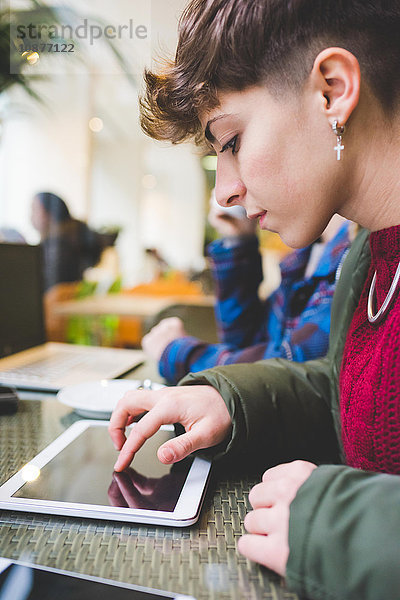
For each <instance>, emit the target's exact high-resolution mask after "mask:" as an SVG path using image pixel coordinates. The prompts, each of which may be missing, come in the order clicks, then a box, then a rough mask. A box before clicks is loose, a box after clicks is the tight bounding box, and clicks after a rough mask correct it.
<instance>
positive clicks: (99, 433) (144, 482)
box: [0, 421, 210, 526]
mask: <svg viewBox="0 0 400 600" xmlns="http://www.w3.org/2000/svg"><path fill="white" fill-rule="evenodd" d="M134 426H135V425H133V427H134ZM174 435H175V434H174V428H173V426H172V425H171V426H168V425H166V426H163V427H162V428H161V429H160V430H159V431H158V432H157V433H156V434H155V435H154V436H153V437H152V438H150V439H149V440H148V441H147V442H146V443H145V444H144V446H143V447H142V448H141V449H140V451H139V452H137V454H136V455H135V458H134V460H133V462H132V464H131V466H130V467H129V468H127V469H125V470H124V471H122V472H121V473H116V472H114V471H113V466H114V463H115V461H116V458H117V455H118V452H117V451H116V450H115V449H114V446H113V444H112V442H111V440H110V438H109V435H108V431H107V422H104V421H78V422H77V423H74V425H72V426H71V427H70V428H69V429H67V431H65V432H64V433H63V434H62V435H61V436H60V437H59V438H57V439H56V440H55V441H54V442H53V443H52V444H50V445H49V446H48V447H47V448H45V450H43V451H42V452H41V453H40V454H38V455H37V456H36V457H35V458H34V459H33V460H31V461H30V462H29V463H28V464H27V465H25V467H23V468H22V469H21V470H20V471H19V472H18V473H17V474H16V475H14V476H13V477H12V478H11V479H9V481H8V482H7V483H5V484H4V485H3V486H1V487H0V508H4V509H8V510H22V511H28V512H40V513H48V514H59V515H66V516H68V515H71V516H78V517H88V518H96V519H111V520H118V521H124V522H127V521H131V522H139V523H148V524H155V525H173V526H185V525H191V524H192V523H194V522H195V521H196V520H197V519H198V516H199V511H200V508H201V504H202V500H203V497H204V493H205V489H206V485H207V481H208V476H209V471H210V463H209V462H208V461H206V460H203V459H200V458H198V457H195V458H194V457H188V458H187V459H185V460H183V461H181V462H179V463H175V464H174V465H164V464H162V463H161V462H160V461H159V460H158V458H157V450H158V448H159V446H160V445H161V444H163V443H164V442H166V441H167V440H168V439H170V438H171V437H174Z"/></svg>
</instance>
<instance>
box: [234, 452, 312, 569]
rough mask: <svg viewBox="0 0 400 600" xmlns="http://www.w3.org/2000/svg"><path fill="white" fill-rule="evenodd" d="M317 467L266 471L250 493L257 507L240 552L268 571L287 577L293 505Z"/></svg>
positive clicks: (291, 466)
mask: <svg viewBox="0 0 400 600" xmlns="http://www.w3.org/2000/svg"><path fill="white" fill-rule="evenodd" d="M316 468H317V467H316V465H314V464H312V463H310V462H305V461H302V460H297V461H295V462H292V463H287V464H284V465H278V466H277V467H274V468H273V469H269V470H268V471H266V472H265V473H264V475H263V478H262V483H259V484H258V485H255V486H254V487H253V489H252V490H251V492H250V494H249V500H250V503H251V505H252V507H253V508H254V510H253V511H252V512H249V513H248V514H247V515H246V517H245V520H244V525H245V527H246V529H247V531H248V532H249V533H248V534H247V535H244V536H242V537H241V538H240V540H239V543H238V549H239V552H241V553H242V554H244V556H246V557H247V558H249V559H250V560H254V561H255V562H258V563H260V564H262V565H264V566H265V567H268V569H272V570H273V571H276V572H277V573H279V575H282V577H284V576H285V574H286V564H287V560H288V558H289V514H290V504H291V503H292V501H293V500H294V497H295V496H296V494H297V492H298V490H299V488H300V487H301V486H302V485H303V483H304V482H305V481H306V479H308V478H309V476H310V475H311V473H312V472H313V470H314V469H316Z"/></svg>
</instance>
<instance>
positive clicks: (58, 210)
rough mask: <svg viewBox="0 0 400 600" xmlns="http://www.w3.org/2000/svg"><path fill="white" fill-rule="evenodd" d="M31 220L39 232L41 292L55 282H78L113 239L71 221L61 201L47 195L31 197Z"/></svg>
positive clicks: (51, 194)
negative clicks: (41, 272) (42, 276)
mask: <svg viewBox="0 0 400 600" xmlns="http://www.w3.org/2000/svg"><path fill="white" fill-rule="evenodd" d="M31 221H32V225H33V226H34V227H35V229H37V231H38V232H39V233H40V244H41V246H42V248H43V262H44V288H45V290H48V289H50V288H51V287H53V286H54V285H56V284H57V283H66V282H74V281H80V280H81V279H82V277H83V273H84V271H85V269H87V268H88V267H92V266H94V265H95V264H96V263H97V262H98V261H99V260H100V256H101V253H102V251H103V249H104V248H105V247H107V246H111V245H113V243H114V242H115V238H116V236H114V238H113V239H111V238H110V236H109V235H108V234H101V233H98V232H97V231H93V230H92V229H90V228H89V227H88V226H87V225H86V223H84V222H83V221H79V220H78V219H75V218H73V217H72V216H71V214H70V212H69V209H68V206H67V205H66V203H65V202H64V200H62V199H61V198H60V197H59V196H57V195H56V194H53V193H51V192H40V193H38V194H36V196H34V198H33V201H32V212H31Z"/></svg>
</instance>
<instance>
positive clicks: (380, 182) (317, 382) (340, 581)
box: [110, 0, 400, 600]
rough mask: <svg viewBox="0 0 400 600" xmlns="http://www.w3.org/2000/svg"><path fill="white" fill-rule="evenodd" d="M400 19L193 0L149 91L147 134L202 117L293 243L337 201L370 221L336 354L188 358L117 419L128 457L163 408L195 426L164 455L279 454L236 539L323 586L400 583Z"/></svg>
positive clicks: (388, 9) (238, 185) (339, 294)
mask: <svg viewBox="0 0 400 600" xmlns="http://www.w3.org/2000/svg"><path fill="white" fill-rule="evenodd" d="M399 30H400V5H399V3H398V2H386V1H385V0H375V1H374V2H373V3H372V2H365V1H364V0H256V1H250V0H193V1H192V2H191V3H190V4H189V6H188V8H187V10H186V11H185V13H184V15H183V18H182V21H181V27H180V36H179V44H178V48H177V53H176V57H175V61H174V62H173V63H171V64H170V65H166V66H164V67H163V69H162V71H161V73H160V74H159V75H157V74H152V73H147V75H146V81H147V95H146V97H145V98H144V99H143V100H142V119H143V126H144V128H145V130H146V131H147V132H148V133H149V134H150V135H153V136H154V137H157V138H161V139H167V138H169V139H171V140H172V141H174V142H179V141H182V140H184V139H186V138H188V137H191V136H192V137H194V138H195V139H197V140H199V139H200V138H201V136H202V135H203V136H204V135H205V137H206V138H207V139H208V141H209V142H210V143H211V144H212V145H213V147H214V149H215V151H216V153H217V155H218V167H217V184H216V195H217V200H218V202H219V203H220V204H222V205H225V206H229V205H235V204H239V205H241V206H244V207H245V209H246V211H247V214H248V216H249V217H251V218H255V219H256V218H257V219H259V223H260V226H261V227H262V228H265V229H270V230H272V231H277V232H278V233H279V234H280V235H281V237H282V239H283V240H284V241H285V242H286V243H287V244H288V245H289V246H292V247H302V246H305V245H307V244H309V243H311V242H312V241H313V240H315V239H316V238H317V237H318V236H319V235H320V234H321V232H322V231H323V229H324V228H325V227H326V225H327V223H328V221H329V220H330V219H331V217H332V215H334V214H335V213H339V214H340V215H342V216H344V217H346V218H348V219H350V220H353V221H355V222H357V223H359V224H360V225H361V226H362V227H363V228H365V229H364V230H362V231H361V233H360V234H359V236H358V237H357V239H356V240H355V242H354V244H353V247H352V249H351V251H350V253H349V255H348V258H347V260H346V262H345V264H344V266H343V270H342V275H341V278H340V281H339V283H338V286H337V290H336V294H335V299H334V303H333V307H332V325H331V339H330V350H329V354H328V357H327V358H326V359H323V360H320V361H311V362H307V363H303V364H299V363H297V364H296V363H293V362H292V363H291V362H288V361H284V360H281V359H277V360H274V359H273V360H268V361H261V362H259V363H255V364H253V365H232V366H228V367H219V368H216V369H212V370H211V371H203V372H202V373H199V374H196V375H189V376H188V377H187V378H186V379H184V380H183V382H182V384H183V385H181V386H180V387H178V388H166V389H165V390H162V391H160V392H147V391H140V392H132V393H129V394H127V395H126V396H125V397H124V398H123V399H122V400H121V401H120V403H119V404H118V406H117V409H116V411H115V412H114V414H113V417H112V419H111V423H110V433H111V436H112V438H113V440H114V443H115V445H116V447H117V448H118V449H121V453H120V455H119V458H118V461H117V463H116V469H117V470H121V469H123V468H124V467H126V466H127V465H128V464H129V463H130V461H131V460H132V458H133V456H134V454H135V452H136V451H137V450H138V448H139V447H140V446H141V445H142V444H143V443H144V441H145V440H146V439H147V438H148V437H150V436H151V435H152V434H153V433H154V432H155V431H156V430H157V429H158V427H159V426H160V425H161V424H162V423H167V422H180V423H181V424H182V425H183V426H184V428H185V430H186V432H185V433H184V434H183V435H181V436H178V437H177V438H175V439H174V440H173V441H170V442H168V443H167V444H165V445H164V446H162V447H161V448H160V449H159V452H158V456H159V458H160V460H161V461H163V462H165V463H171V462H175V461H178V460H180V459H182V458H183V457H184V456H186V455H187V454H189V453H190V452H192V451H194V450H199V449H204V448H211V450H208V453H209V454H211V455H214V456H216V457H218V456H220V455H232V456H233V457H234V456H235V455H237V454H240V455H243V454H245V455H246V456H247V457H248V460H249V461H250V460H256V459H257V460H258V463H259V464H260V466H263V467H264V468H266V467H268V466H272V465H277V466H275V467H274V468H272V469H270V470H268V471H266V473H265V474H264V476H263V480H262V483H260V484H259V485H257V486H256V487H255V488H253V490H252V491H251V494H250V501H251V503H252V506H253V508H254V510H253V511H252V512H251V513H249V514H248V515H247V517H246V520H245V527H246V529H247V531H248V535H246V536H244V537H242V538H241V540H240V541H239V551H240V552H242V553H243V554H244V555H245V556H247V557H248V558H250V559H253V560H256V561H258V562H260V563H261V564H263V565H265V566H267V567H269V568H272V569H274V570H275V571H277V572H278V573H280V574H281V575H284V576H286V578H287V582H288V585H289V587H290V588H291V589H293V590H295V591H297V592H298V593H300V594H304V595H305V596H307V597H310V598H318V599H324V600H326V598H338V599H339V598H340V599H342V600H343V599H357V600H361V598H362V599H363V600H366V599H367V600H376V599H377V598H379V599H380V600H386V599H387V600H389V599H390V600H392V599H393V598H398V597H400V568H399V562H400V559H399V548H400V510H399V506H400V478H399V474H400V408H399V396H400V393H399V390H400V369H399V367H398V365H399V355H400V295H399V278H400V266H399V264H400V201H399V196H400V180H399V176H398V173H399V166H400V136H399V133H400V106H399V100H400V75H399V74H400V36H399V35H398V31H399ZM321 199H323V200H321ZM188 386H190V387H188ZM143 410H148V413H147V414H146V416H145V417H144V418H143V419H142V420H141V421H140V422H139V424H138V426H137V427H135V428H134V429H133V431H132V433H131V434H130V436H129V438H128V440H126V439H125V435H124V429H125V426H126V425H127V424H128V423H129V422H130V421H131V419H132V417H133V416H134V415H136V414H139V413H141V412H143ZM296 459H301V460H296ZM292 460H294V461H295V462H288V461H292ZM332 462H336V463H337V464H327V463H332ZM278 463H285V464H278ZM322 463H325V464H322ZM317 464H318V465H320V466H317Z"/></svg>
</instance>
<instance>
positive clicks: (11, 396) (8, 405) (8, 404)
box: [0, 385, 18, 415]
mask: <svg viewBox="0 0 400 600" xmlns="http://www.w3.org/2000/svg"><path fill="white" fill-rule="evenodd" d="M17 410H18V395H17V392H16V390H15V389H14V388H12V387H6V386H1V385H0V415H12V414H14V413H16V412H17Z"/></svg>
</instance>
